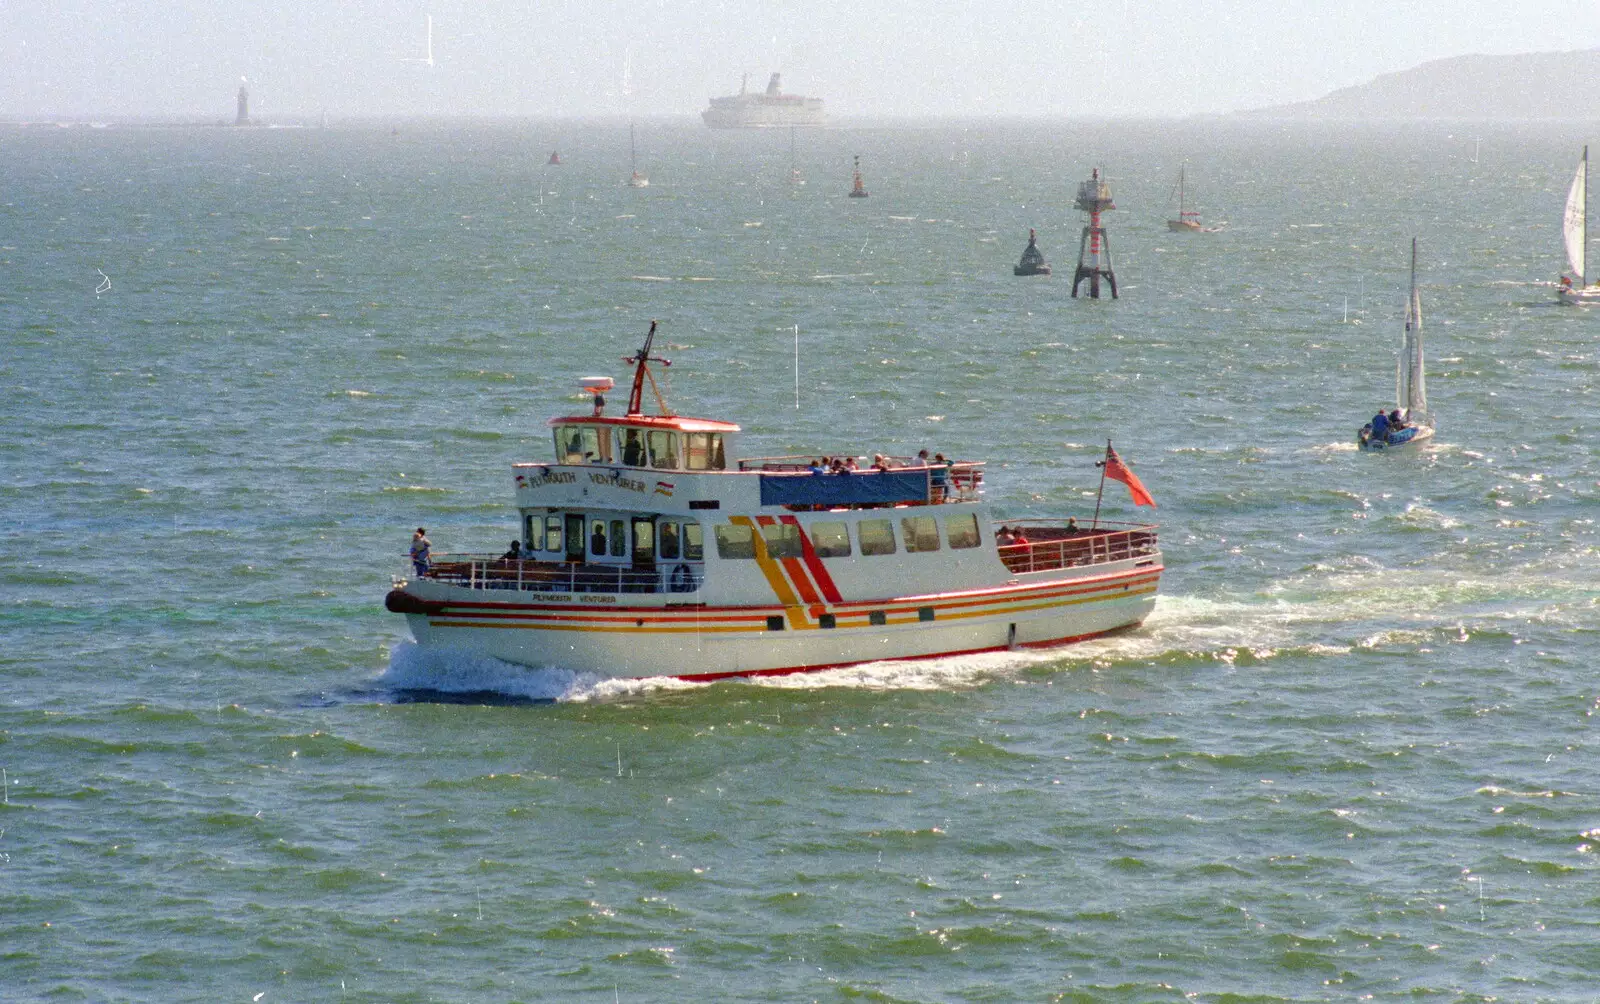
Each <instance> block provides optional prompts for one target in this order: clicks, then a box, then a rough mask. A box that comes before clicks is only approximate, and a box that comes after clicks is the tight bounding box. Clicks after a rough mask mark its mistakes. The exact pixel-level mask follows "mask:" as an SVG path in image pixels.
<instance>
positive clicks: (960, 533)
mask: <svg viewBox="0 0 1600 1004" xmlns="http://www.w3.org/2000/svg"><path fill="white" fill-rule="evenodd" d="M944 535H945V538H946V539H947V540H949V541H950V549H951V550H952V551H954V550H959V549H961V548H963V547H977V546H978V545H979V544H980V543H982V541H981V540H980V538H979V537H978V516H977V514H976V513H970V512H969V513H965V514H963V515H960V516H950V517H947V518H946V519H945V521H944Z"/></svg>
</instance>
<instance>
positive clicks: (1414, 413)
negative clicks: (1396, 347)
mask: <svg viewBox="0 0 1600 1004" xmlns="http://www.w3.org/2000/svg"><path fill="white" fill-rule="evenodd" d="M1395 398H1396V403H1397V404H1399V405H1400V407H1402V408H1404V409H1405V410H1406V417H1407V418H1409V419H1410V420H1412V421H1413V422H1415V421H1419V420H1420V419H1421V418H1422V416H1424V415H1426V414H1427V413H1428V383H1427V377H1426V376H1425V375H1424V372H1423V367H1422V294H1421V293H1419V292H1417V242H1416V238H1412V240H1411V298H1410V299H1408V300H1407V301H1406V330H1405V336H1404V339H1403V340H1402V342H1401V345H1400V358H1399V360H1398V365H1397V366H1396V387H1395Z"/></svg>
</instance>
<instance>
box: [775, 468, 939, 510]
mask: <svg viewBox="0 0 1600 1004" xmlns="http://www.w3.org/2000/svg"><path fill="white" fill-rule="evenodd" d="M928 498H929V493H928V472H927V471H925V470H918V471H856V472H854V473H851V474H810V473H805V474H763V475H761V504H762V505H822V506H839V505H861V504H864V503H870V502H926V501H928Z"/></svg>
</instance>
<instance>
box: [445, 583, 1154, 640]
mask: <svg viewBox="0 0 1600 1004" xmlns="http://www.w3.org/2000/svg"><path fill="white" fill-rule="evenodd" d="M1155 591H1156V584H1155V583H1153V582H1152V583H1149V584H1144V585H1141V586H1140V588H1138V589H1132V588H1128V589H1111V590H1101V591H1099V592H1096V593H1086V594H1082V595H1069V596H1064V597H1055V598H1053V599H1040V598H1038V597H1027V598H1018V599H1017V600H1012V601H1010V602H1006V603H995V604H991V605H989V606H987V607H985V608H984V609H981V610H963V611H960V612H949V611H946V612H945V613H944V614H943V615H942V616H940V615H939V614H937V613H936V614H935V617H936V619H938V620H943V621H946V622H948V621H954V620H967V619H970V618H974V617H1002V616H1007V615H1013V614H1019V613H1026V612H1028V611H1033V610H1052V609H1059V608H1062V607H1070V606H1078V605H1080V604H1084V603H1099V602H1103V601H1105V600H1114V599H1126V598H1131V597H1135V596H1147V595H1150V594H1151V593H1154V592H1155ZM798 609H799V608H797V607H795V608H789V611H790V613H791V614H792V613H793V612H794V611H795V610H798ZM847 617H848V620H841V622H840V624H839V626H840V627H845V628H849V627H864V626H866V624H867V623H868V618H867V615H866V614H862V613H857V614H850V615H847ZM793 619H794V618H793V617H791V618H790V622H791V623H792V622H793ZM764 620H765V618H763V617H761V616H759V615H758V616H745V617H737V618H707V619H700V620H692V619H690V618H673V619H670V620H658V619H654V618H651V619H646V618H643V617H637V618H636V617H612V618H603V619H602V618H593V617H590V618H583V617H562V616H559V615H542V616H541V615H538V614H519V613H496V612H483V613H463V614H454V615H452V614H440V615H437V616H434V617H430V619H429V623H430V624H432V625H433V626H434V627H457V628H467V627H478V628H528V629H542V630H549V631H555V630H572V631H605V630H611V631H651V632H684V631H698V632H706V633H713V632H723V631H749V630H760V629H759V628H757V627H756V625H757V624H760V623H761V622H763V621H764ZM629 621H632V622H633V623H631V624H630V623H628V622H629ZM741 621H742V622H744V623H742V624H741V623H737V622H741ZM919 621H920V618H919V617H918V615H917V611H916V610H915V609H914V608H912V609H901V610H896V611H889V612H886V616H885V624H886V626H889V627H896V626H899V625H903V624H915V623H919Z"/></svg>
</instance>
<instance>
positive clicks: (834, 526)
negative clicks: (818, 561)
mask: <svg viewBox="0 0 1600 1004" xmlns="http://www.w3.org/2000/svg"><path fill="white" fill-rule="evenodd" d="M811 548H812V550H814V551H816V552H817V557H819V558H848V557H850V528H849V525H848V524H845V523H812V524H811Z"/></svg>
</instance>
